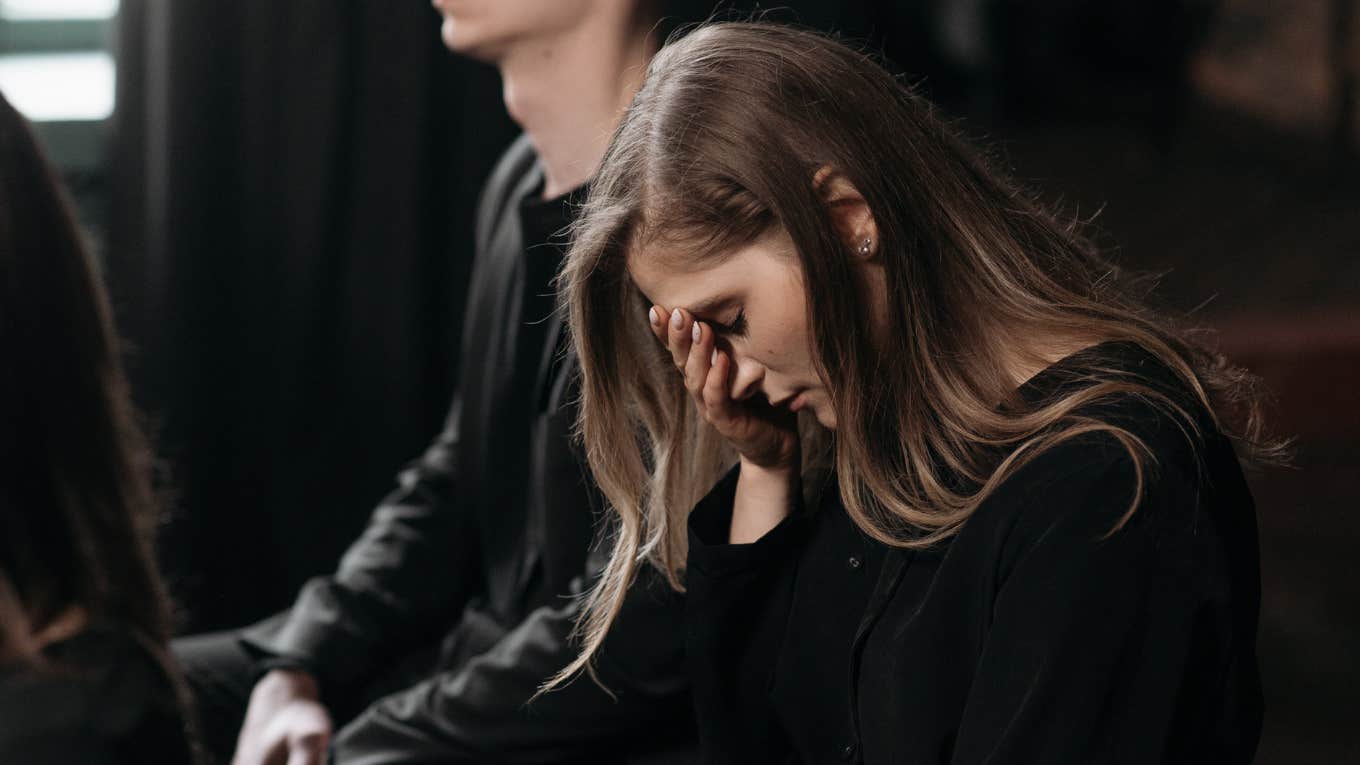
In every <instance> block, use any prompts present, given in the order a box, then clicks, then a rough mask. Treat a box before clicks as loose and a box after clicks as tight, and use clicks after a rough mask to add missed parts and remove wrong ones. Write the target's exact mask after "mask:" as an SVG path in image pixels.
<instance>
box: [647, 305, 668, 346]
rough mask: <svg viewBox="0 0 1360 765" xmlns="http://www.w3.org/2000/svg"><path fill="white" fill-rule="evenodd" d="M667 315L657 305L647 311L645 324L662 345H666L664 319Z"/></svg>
mask: <svg viewBox="0 0 1360 765" xmlns="http://www.w3.org/2000/svg"><path fill="white" fill-rule="evenodd" d="M667 316H668V314H667V313H666V309H665V308H662V307H661V306H659V305H654V306H652V307H651V308H649V309H647V323H648V324H649V325H650V326H651V328H652V334H653V335H655V336H656V339H657V340H660V341H661V344H662V345H666V319H667Z"/></svg>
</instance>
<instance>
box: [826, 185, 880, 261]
mask: <svg viewBox="0 0 1360 765" xmlns="http://www.w3.org/2000/svg"><path fill="white" fill-rule="evenodd" d="M812 187H813V188H814V189H816V191H817V195H818V196H819V197H821V199H822V203H823V204H825V205H826V207H827V210H828V211H830V213H831V219H832V221H834V222H835V224H836V230H837V232H838V233H839V234H840V236H841V241H842V242H844V243H845V246H846V248H847V249H848V250H849V251H850V252H851V253H853V254H854V255H855V256H856V257H859V258H863V259H865V260H872V259H873V258H875V257H877V255H878V251H879V247H878V225H877V223H876V222H875V221H874V214H873V211H872V210H870V209H869V205H868V203H867V202H865V201H864V197H863V196H862V195H861V194H860V193H859V189H856V188H855V185H854V184H853V183H851V182H850V179H849V178H846V177H845V175H843V174H842V173H841V172H840V171H838V170H836V169H835V168H833V167H831V166H829V165H826V166H823V167H822V168H821V169H819V170H818V171H817V172H816V174H815V175H813V176H812Z"/></svg>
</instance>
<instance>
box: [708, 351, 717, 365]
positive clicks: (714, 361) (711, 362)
mask: <svg viewBox="0 0 1360 765" xmlns="http://www.w3.org/2000/svg"><path fill="white" fill-rule="evenodd" d="M717 363H718V349H717V348H714V349H713V355H712V356H710V357H709V358H708V365H709V366H713V365H714V364H717Z"/></svg>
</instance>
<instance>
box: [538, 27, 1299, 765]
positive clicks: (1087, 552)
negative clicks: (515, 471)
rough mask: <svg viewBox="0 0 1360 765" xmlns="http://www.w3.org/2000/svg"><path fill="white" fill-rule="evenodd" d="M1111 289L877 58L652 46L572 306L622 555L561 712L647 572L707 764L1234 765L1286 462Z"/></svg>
mask: <svg viewBox="0 0 1360 765" xmlns="http://www.w3.org/2000/svg"><path fill="white" fill-rule="evenodd" d="M1116 277H1117V273H1116V271H1115V270H1114V269H1113V268H1112V267H1111V266H1110V265H1108V264H1107V263H1105V262H1104V261H1102V260H1101V259H1100V258H1099V257H1098V256H1097V255H1096V254H1095V253H1094V252H1093V251H1092V249H1091V248H1090V246H1089V245H1088V244H1087V243H1086V242H1085V241H1084V240H1083V239H1082V238H1080V237H1079V236H1078V234H1077V233H1076V232H1075V231H1074V230H1073V228H1072V227H1069V226H1065V225H1062V224H1060V223H1058V222H1057V221H1056V220H1055V219H1054V218H1053V217H1052V216H1051V215H1049V214H1048V213H1047V212H1045V211H1044V210H1043V209H1042V208H1041V207H1040V206H1039V205H1037V204H1036V203H1034V202H1033V201H1032V200H1030V199H1029V198H1027V197H1025V196H1023V195H1022V194H1021V193H1019V192H1018V191H1017V190H1015V189H1014V188H1013V187H1012V186H1010V185H1009V184H1008V183H1007V182H1006V181H1005V180H1004V179H1003V178H1002V177H1001V176H1000V175H998V174H997V173H996V172H994V171H993V170H991V169H990V168H989V167H988V166H987V165H986V164H985V162H984V161H983V160H982V159H981V158H980V157H979V156H978V155H977V154H976V153H975V152H974V151H973V150H972V149H970V148H969V147H968V146H967V145H966V144H964V143H963V142H962V141H961V140H959V139H958V138H957V137H956V136H955V135H954V134H953V133H952V132H951V131H950V130H949V129H948V127H947V126H946V125H944V124H943V123H942V122H941V121H940V119H939V118H937V117H936V116H935V115H934V114H933V113H932V111H931V109H930V107H929V105H928V104H927V103H926V102H924V101H923V100H922V99H920V98H919V97H917V96H916V95H915V94H913V93H912V92H911V91H910V90H909V89H907V88H905V87H903V86H902V85H900V84H899V83H898V82H897V81H895V80H894V79H893V78H892V77H891V76H889V75H888V74H887V73H886V72H885V71H884V70H883V69H881V68H880V67H878V66H877V65H875V64H874V63H873V62H872V61H870V60H869V59H867V58H866V57H865V56H863V55H861V54H859V53H857V52H854V51H852V50H850V49H848V48H846V47H844V46H842V45H840V44H837V43H835V42H833V41H831V40H827V39H825V38H822V37H819V36H816V35H813V34H809V33H806V32H801V31H795V30H791V29H787V28H782V27H777V26H766V25H750V24H720V25H713V26H709V27H706V28H703V29H700V30H699V31H696V32H694V33H692V34H691V35H689V36H688V37H686V38H684V39H683V40H681V41H679V42H677V43H674V44H672V45H671V46H669V47H668V48H666V49H664V50H663V51H662V52H661V54H660V55H659V56H658V57H657V58H656V59H655V61H654V62H653V64H652V66H651V69H650V71H649V74H648V77H647V81H646V83H645V85H644V87H643V88H642V90H641V92H639V94H638V95H637V98H636V100H635V101H634V103H633V105H632V107H631V108H630V110H629V112H628V114H627V117H626V119H625V120H624V122H623V124H622V126H621V127H620V128H619V129H618V131H617V133H616V134H615V136H614V140H613V144H612V147H611V148H610V150H609V154H608V156H607V157H606V159H605V162H604V165H603V168H602V169H601V170H600V173H599V175H598V177H597V179H596V181H595V183H594V185H593V187H592V191H591V196H590V198H589V201H588V203H587V205H586V208H585V210H584V216H583V218H582V219H581V221H580V223H579V226H578V228H577V230H576V231H575V243H574V245H573V249H572V251H571V254H570V256H569V261H568V265H567V267H566V271H565V272H564V275H563V277H562V278H563V290H564V300H565V303H566V308H567V310H568V311H569V314H570V322H571V326H572V330H573V333H574V338H575V349H576V351H577V353H578V355H579V357H580V365H581V375H582V387H583V390H582V401H581V415H580V430H581V433H582V434H583V437H584V441H585V444H586V447H587V450H588V454H589V459H590V463H591V466H592V469H593V470H594V473H595V477H596V479H597V480H598V482H599V485H600V486H601V488H602V489H603V491H604V493H605V494H606V496H607V498H608V500H609V503H610V505H611V506H612V508H613V511H614V514H615V516H616V520H617V524H616V529H615V536H614V539H613V545H614V547H613V555H612V559H611V560H610V562H609V564H608V566H607V568H606V570H605V572H604V574H603V576H602V578H601V579H600V581H599V583H598V585H597V587H596V588H595V590H594V591H593V593H592V594H591V596H590V600H589V612H588V618H587V620H586V621H585V622H584V623H583V625H582V630H583V636H584V653H583V655H582V657H581V659H580V660H579V661H578V662H577V663H576V664H574V665H573V666H572V667H569V668H568V669H567V671H566V672H564V673H563V674H562V675H561V676H560V677H559V678H557V679H556V680H555V681H554V682H561V681H563V680H565V679H566V678H567V677H569V676H570V675H571V674H572V673H574V672H576V671H578V670H580V669H583V668H584V669H587V670H589V669H590V666H589V659H590V656H591V654H592V652H593V651H594V650H595V649H596V648H597V647H598V646H599V645H600V641H601V639H602V638H603V636H604V634H605V633H606V631H607V630H608V628H609V624H610V620H611V618H612V616H613V614H614V613H615V612H616V611H617V608H618V604H619V602H620V600H621V599H622V597H623V594H624V591H625V590H626V588H627V587H628V585H629V583H630V582H631V581H632V580H633V577H634V576H635V574H636V571H637V567H638V566H639V565H642V564H643V563H642V562H644V561H645V562H646V563H649V564H651V565H654V566H657V567H659V568H660V569H661V570H663V571H665V572H666V573H667V574H668V575H669V577H670V581H671V582H672V584H673V586H675V587H677V588H679V587H681V586H682V583H683V585H684V586H686V588H687V591H688V606H687V608H688V614H687V618H688V620H689V623H688V625H687V628H686V629H687V635H686V639H687V641H688V642H687V646H688V651H689V660H690V662H691V663H692V670H693V681H694V693H695V703H696V708H697V711H698V715H699V721H700V727H701V736H702V740H703V744H704V749H705V756H706V758H707V759H708V760H709V761H713V762H726V761H731V762H745V763H750V762H785V761H788V760H790V759H798V760H801V761H805V762H831V761H863V762H869V763H886V762H954V763H981V762H988V763H1007V762H1016V763H1030V762H1073V763H1089V762H1106V761H1113V760H1118V761H1120V762H1134V763H1142V762H1169V761H1182V760H1185V761H1200V762H1247V761H1250V759H1251V756H1252V753H1253V751H1254V748H1255V745H1256V740H1257V734H1258V731H1259V727H1260V721H1261V698H1260V692H1259V686H1258V677H1257V670H1256V666H1255V655H1254V650H1255V645H1254V634H1255V626H1256V618H1257V607H1258V599H1259V585H1258V581H1259V576H1258V563H1257V545H1256V536H1255V535H1256V531H1255V526H1254V520H1253V508H1252V501H1251V497H1250V495H1249V494H1248V491H1247V488H1246V486H1245V485H1244V483H1243V480H1242V475H1241V471H1240V469H1239V467H1238V455H1240V456H1241V457H1243V458H1248V459H1257V460H1271V459H1276V458H1280V457H1281V456H1282V453H1283V451H1282V447H1281V446H1280V445H1278V444H1272V443H1267V442H1265V441H1264V440H1263V439H1262V437H1261V434H1260V433H1261V431H1260V423H1259V417H1258V416H1257V414H1256V412H1257V408H1256V403H1255V397H1254V394H1253V392H1252V390H1251V388H1250V379H1249V378H1248V377H1247V376H1245V374H1244V373H1242V372H1241V371H1240V370H1237V369H1234V368H1232V367H1231V366H1228V365H1226V364H1225V363H1224V362H1223V361H1222V360H1221V359H1219V358H1217V357H1215V356H1214V355H1212V354H1209V353H1207V352H1205V351H1203V350H1200V349H1199V348H1197V347H1196V346H1194V345H1193V344H1191V343H1190V342H1188V341H1187V340H1185V339H1184V338H1183V337H1182V336H1180V335H1179V334H1177V332H1175V331H1173V330H1172V329H1171V328H1170V327H1169V325H1168V324H1167V323H1166V322H1164V321H1162V320H1160V319H1159V318H1158V317H1157V316H1156V315H1154V314H1153V313H1152V312H1150V311H1149V310H1147V309H1145V308H1144V307H1142V305H1141V304H1140V302H1139V300H1138V299H1137V298H1136V296H1134V295H1133V294H1132V292H1131V291H1130V290H1128V289H1125V288H1123V287H1121V285H1120V283H1119V281H1118V280H1117V278H1116ZM644 316H648V317H649V318H648V319H644V318H643V317H644ZM800 425H801V427H800ZM639 447H640V448H639ZM1234 449H1235V450H1236V453H1235V452H1234ZM819 466H820V467H827V468H830V470H831V477H830V478H829V479H828V480H827V481H826V482H822V481H819V480H818V479H817V476H818V475H819V473H818V470H817V468H818V467H819ZM715 484H716V486H715ZM696 503H697V507H695V504H696ZM692 508H693V512H692V514H691V509H692ZM687 520H688V527H686V521H687Z"/></svg>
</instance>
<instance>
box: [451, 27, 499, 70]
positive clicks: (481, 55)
mask: <svg viewBox="0 0 1360 765" xmlns="http://www.w3.org/2000/svg"><path fill="white" fill-rule="evenodd" d="M468 32H469V30H468V29H467V25H465V24H460V23H458V22H457V21H454V20H453V19H449V18H446V19H444V24H443V26H441V27H440V28H439V38H440V39H441V40H443V41H444V47H445V48H448V49H449V50H451V51H453V52H454V53H457V54H458V55H460V56H467V57H468V58H474V59H477V60H478V61H484V62H486V63H489V64H494V63H496V56H495V53H494V51H493V49H492V46H490V45H488V44H487V41H486V40H483V39H480V38H479V37H478V36H477V35H476V34H468Z"/></svg>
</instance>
